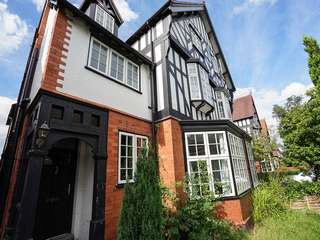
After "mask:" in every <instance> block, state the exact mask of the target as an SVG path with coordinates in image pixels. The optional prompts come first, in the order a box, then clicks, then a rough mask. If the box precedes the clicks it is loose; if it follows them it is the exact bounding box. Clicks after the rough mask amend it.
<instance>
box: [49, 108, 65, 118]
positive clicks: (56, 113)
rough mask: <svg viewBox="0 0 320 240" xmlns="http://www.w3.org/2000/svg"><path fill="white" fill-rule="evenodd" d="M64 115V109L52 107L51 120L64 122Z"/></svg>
mask: <svg viewBox="0 0 320 240" xmlns="http://www.w3.org/2000/svg"><path fill="white" fill-rule="evenodd" d="M63 115H64V107H61V106H57V105H52V108H51V113H50V118H51V119H57V120H63Z"/></svg>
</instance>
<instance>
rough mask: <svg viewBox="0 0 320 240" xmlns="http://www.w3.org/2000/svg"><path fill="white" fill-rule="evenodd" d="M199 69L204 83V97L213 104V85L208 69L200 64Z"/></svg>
mask: <svg viewBox="0 0 320 240" xmlns="http://www.w3.org/2000/svg"><path fill="white" fill-rule="evenodd" d="M199 69H200V81H201V85H202V92H203V98H204V100H206V101H207V102H208V103H209V104H211V105H213V97H212V91H211V86H210V83H209V75H208V73H207V71H206V70H204V69H203V67H201V66H200V67H199Z"/></svg>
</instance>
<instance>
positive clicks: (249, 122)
mask: <svg viewBox="0 0 320 240" xmlns="http://www.w3.org/2000/svg"><path fill="white" fill-rule="evenodd" d="M232 119H233V121H234V123H235V124H236V125H238V126H239V127H240V128H241V129H243V130H244V131H246V132H247V133H248V134H249V135H250V136H251V137H257V136H259V135H260V133H261V125H260V120H259V116H258V112H257V109H256V106H255V103H254V100H253V97H252V95H251V94H249V95H246V96H242V97H239V98H236V99H235V100H234V101H233V113H232Z"/></svg>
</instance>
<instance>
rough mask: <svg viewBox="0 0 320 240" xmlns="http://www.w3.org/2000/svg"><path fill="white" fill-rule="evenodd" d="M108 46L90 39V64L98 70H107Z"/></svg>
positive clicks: (104, 71) (103, 71)
mask: <svg viewBox="0 0 320 240" xmlns="http://www.w3.org/2000/svg"><path fill="white" fill-rule="evenodd" d="M107 60H108V48H106V47H105V46H103V45H102V44H100V43H99V42H98V41H96V40H93V41H92V47H91V55H90V66H91V67H93V68H95V69H96V70H98V71H99V72H102V73H106V72H107Z"/></svg>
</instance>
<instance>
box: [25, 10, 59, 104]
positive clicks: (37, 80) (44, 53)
mask: <svg viewBox="0 0 320 240" xmlns="http://www.w3.org/2000/svg"><path fill="white" fill-rule="evenodd" d="M56 17H57V11H56V10H54V9H50V11H49V15H48V19H47V25H46V29H45V32H44V35H43V39H42V44H41V47H40V52H39V59H38V63H37V66H36V70H35V73H34V77H33V82H32V86H31V92H30V98H31V99H33V98H34V97H35V95H36V94H37V92H38V90H39V89H40V87H41V81H42V78H43V74H44V71H45V67H46V64H47V59H48V52H49V45H50V43H51V39H52V33H53V28H54V25H55V22H56Z"/></svg>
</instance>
